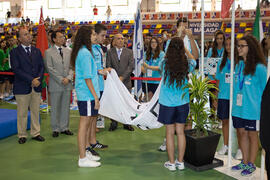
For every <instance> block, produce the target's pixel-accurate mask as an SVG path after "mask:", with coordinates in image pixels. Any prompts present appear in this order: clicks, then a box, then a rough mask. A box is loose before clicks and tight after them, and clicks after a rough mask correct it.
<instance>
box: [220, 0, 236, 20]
mask: <svg viewBox="0 0 270 180" xmlns="http://www.w3.org/2000/svg"><path fill="white" fill-rule="evenodd" d="M233 1H234V0H222V4H221V17H222V18H225V17H227V16H228V14H229V11H230V8H231V6H232V3H233Z"/></svg>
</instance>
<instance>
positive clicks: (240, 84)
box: [238, 64, 245, 90]
mask: <svg viewBox="0 0 270 180" xmlns="http://www.w3.org/2000/svg"><path fill="white" fill-rule="evenodd" d="M242 67H243V64H241V66H240V69H239V72H238V79H239V89H240V90H242V89H243V86H244V81H245V76H244V75H243V78H242V80H241V71H242Z"/></svg>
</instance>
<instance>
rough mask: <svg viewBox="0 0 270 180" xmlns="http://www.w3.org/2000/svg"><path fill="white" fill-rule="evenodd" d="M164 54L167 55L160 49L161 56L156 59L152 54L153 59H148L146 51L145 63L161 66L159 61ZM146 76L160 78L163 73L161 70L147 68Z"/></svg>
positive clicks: (153, 82)
mask: <svg viewBox="0 0 270 180" xmlns="http://www.w3.org/2000/svg"><path fill="white" fill-rule="evenodd" d="M164 56H165V53H164V52H163V51H160V53H159V57H157V58H156V59H153V54H152V56H151V59H150V60H146V52H145V53H144V60H145V63H146V64H148V65H149V66H159V63H160V62H161V61H162V60H163V58H164ZM146 77H151V78H160V77H161V73H160V71H153V70H150V69H147V71H146ZM143 82H146V81H143ZM147 83H150V84H159V81H147Z"/></svg>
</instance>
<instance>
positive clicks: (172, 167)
mask: <svg viewBox="0 0 270 180" xmlns="http://www.w3.org/2000/svg"><path fill="white" fill-rule="evenodd" d="M164 167H165V168H167V169H169V170H170V171H175V170H176V167H175V164H174V163H170V161H166V162H165V163H164Z"/></svg>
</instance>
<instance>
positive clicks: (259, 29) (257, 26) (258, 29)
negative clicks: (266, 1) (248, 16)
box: [252, 0, 263, 42]
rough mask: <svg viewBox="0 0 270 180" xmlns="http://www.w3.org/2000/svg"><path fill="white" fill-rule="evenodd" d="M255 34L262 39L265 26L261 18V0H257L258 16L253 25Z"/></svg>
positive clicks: (258, 38) (259, 39)
mask: <svg viewBox="0 0 270 180" xmlns="http://www.w3.org/2000/svg"><path fill="white" fill-rule="evenodd" d="M252 34H253V36H255V37H256V39H257V40H258V41H260V42H261V41H262V39H263V26H262V20H261V10H260V0H257V8H256V18H255V22H254V26H253V33H252Z"/></svg>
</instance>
